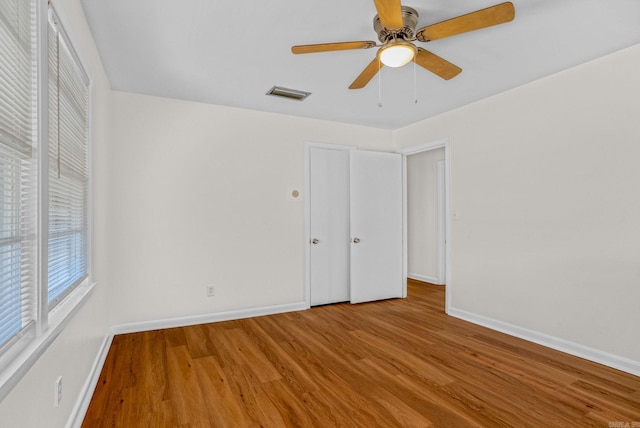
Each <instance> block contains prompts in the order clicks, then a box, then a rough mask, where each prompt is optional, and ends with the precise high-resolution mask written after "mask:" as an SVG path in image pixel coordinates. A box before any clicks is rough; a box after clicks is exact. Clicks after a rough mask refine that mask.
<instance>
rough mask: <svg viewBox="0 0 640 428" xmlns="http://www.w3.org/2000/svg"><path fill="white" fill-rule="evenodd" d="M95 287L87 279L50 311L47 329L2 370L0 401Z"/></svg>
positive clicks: (0, 373) (62, 328) (56, 335)
mask: <svg viewBox="0 0 640 428" xmlns="http://www.w3.org/2000/svg"><path fill="white" fill-rule="evenodd" d="M94 288H95V283H89V281H88V280H86V281H85V282H84V283H83V284H80V285H79V286H78V287H77V288H76V289H75V290H74V291H73V293H71V294H69V296H67V297H66V298H65V300H63V301H62V302H60V304H58V305H57V306H56V308H55V309H54V310H52V311H51V312H50V313H49V320H48V327H47V329H46V330H45V331H43V332H42V333H41V334H40V335H39V336H36V337H34V338H32V339H31V340H30V341H29V344H28V345H27V346H26V347H25V348H24V349H23V350H22V352H20V354H18V356H17V357H16V358H14V359H13V360H12V361H11V363H10V364H9V365H8V366H7V367H5V368H4V369H3V370H2V371H1V372H0V401H2V400H3V399H4V398H5V397H6V396H7V395H8V394H9V392H10V391H11V390H12V389H13V387H14V386H16V385H17V384H18V382H19V381H20V379H22V377H23V376H24V375H25V374H26V373H27V372H28V371H29V369H30V368H31V367H32V366H33V365H34V364H35V362H36V361H38V358H40V356H41V355H42V354H44V352H45V351H46V350H47V348H48V347H49V345H51V344H52V343H53V341H54V340H55V339H56V337H58V335H59V334H60V333H61V332H62V330H64V328H65V327H66V326H67V324H69V322H70V321H71V319H72V318H73V315H74V314H75V313H76V312H78V311H79V310H80V308H81V307H82V306H83V305H84V304H85V302H86V301H87V300H88V299H89V296H91V294H92V293H93V289H94Z"/></svg>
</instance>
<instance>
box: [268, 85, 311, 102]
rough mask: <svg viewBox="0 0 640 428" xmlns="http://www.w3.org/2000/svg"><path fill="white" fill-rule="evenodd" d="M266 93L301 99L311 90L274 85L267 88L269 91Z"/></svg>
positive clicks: (309, 93)
mask: <svg viewBox="0 0 640 428" xmlns="http://www.w3.org/2000/svg"><path fill="white" fill-rule="evenodd" d="M267 95H274V96H277V97H284V98H289V99H291V100H298V101H303V100H304V99H305V98H307V97H308V96H309V95H311V92H305V91H298V90H297V89H289V88H283V87H282V86H274V87H273V88H271V89H269V92H267Z"/></svg>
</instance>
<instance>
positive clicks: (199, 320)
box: [67, 302, 309, 428]
mask: <svg viewBox="0 0 640 428" xmlns="http://www.w3.org/2000/svg"><path fill="white" fill-rule="evenodd" d="M306 309H309V306H308V305H307V304H306V303H305V302H298V303H288V304H284V305H274V306H265V307H261V308H250V309H239V310H234V311H226V312H217V313H212V314H203V315H192V316H186V317H178V318H168V319H163V320H156V321H143V322H136V323H127V324H118V325H114V326H112V327H111V328H110V329H109V332H108V333H107V335H106V337H105V338H104V340H103V341H102V345H101V347H100V350H99V351H98V355H97V356H96V359H95V361H94V363H93V366H92V367H91V371H90V373H89V376H88V377H87V380H86V381H85V383H84V385H83V386H82V390H81V391H80V394H79V396H78V400H77V402H76V405H75V406H74V408H73V411H72V412H71V415H69V421H68V422H67V428H78V427H80V426H81V425H82V421H83V420H84V417H85V415H86V413H87V409H88V408H89V403H91V398H92V396H93V392H94V390H95V388H96V385H97V384H98V379H99V378H100V373H101V372H102V366H103V365H104V362H105V360H106V358H107V354H108V352H109V348H110V347H111V342H113V337H114V336H115V335H116V334H126V333H138V332H142V331H149V330H158V329H164V328H173V327H185V326H188V325H195V324H206V323H211V322H219V321H231V320H239V319H242V318H253V317H259V316H264V315H274V314H281V313H284V312H294V311H302V310H306Z"/></svg>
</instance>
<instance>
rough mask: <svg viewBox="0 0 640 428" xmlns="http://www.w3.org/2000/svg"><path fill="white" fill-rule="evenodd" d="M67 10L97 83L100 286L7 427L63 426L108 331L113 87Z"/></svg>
mask: <svg viewBox="0 0 640 428" xmlns="http://www.w3.org/2000/svg"><path fill="white" fill-rule="evenodd" d="M54 4H55V5H56V6H57V7H58V8H57V10H58V11H59V12H61V17H62V18H63V21H64V23H65V24H66V30H67V32H68V33H70V36H71V38H72V40H73V41H74V43H75V47H76V49H77V50H78V53H79V54H80V56H81V57H82V59H83V61H84V62H85V65H86V67H87V68H88V71H89V74H90V76H91V77H92V79H93V87H92V114H93V141H92V144H93V146H92V150H93V153H92V155H93V161H92V168H93V194H94V201H93V218H92V220H93V225H94V241H93V242H92V250H93V259H92V268H93V277H94V279H95V280H96V281H97V286H96V288H95V290H94V293H93V294H92V296H91V297H90V299H89V301H88V302H87V303H86V304H85V305H84V307H82V308H81V310H80V312H79V313H77V314H76V316H75V317H74V318H73V320H72V321H71V323H70V324H69V325H68V326H67V328H66V329H65V330H64V331H63V332H62V333H61V334H60V336H58V337H57V338H56V339H55V341H54V342H53V343H52V344H51V346H50V347H49V348H48V349H47V351H46V353H45V354H44V355H43V356H42V357H40V359H39V360H38V361H37V362H36V363H35V365H34V366H33V367H32V368H31V370H30V371H29V372H28V373H27V374H26V375H25V376H24V377H23V378H22V380H21V381H20V382H19V383H18V385H16V386H15V387H14V389H13V390H12V391H11V392H10V393H9V395H8V396H7V397H6V398H5V399H4V400H2V402H0V426H2V427H21V428H26V427H34V428H41V427H59V426H63V425H64V424H65V423H66V422H67V419H68V417H69V415H70V413H71V410H72V408H73V406H74V405H75V404H76V400H77V398H78V394H79V393H80V390H81V387H82V385H83V384H84V382H85V380H86V379H87V376H88V375H89V371H90V369H91V366H92V364H93V362H94V360H95V358H96V355H97V353H98V350H99V348H100V345H101V344H102V341H103V339H104V338H105V335H106V333H107V331H108V328H109V324H108V316H107V305H106V303H107V287H108V286H107V283H108V277H107V274H108V264H107V250H106V240H107V232H106V229H105V227H106V224H107V222H106V206H107V200H106V194H107V191H106V188H107V182H108V177H107V175H108V173H109V171H108V160H107V159H108V157H109V155H108V152H107V143H108V141H109V110H110V102H109V98H110V89H109V84H108V82H107V79H106V76H105V74H104V71H103V68H102V64H101V62H100V59H99V57H98V55H97V51H96V49H95V46H94V44H93V39H92V37H91V33H90V32H89V29H88V27H87V25H86V22H85V19H84V14H83V12H82V9H81V7H80V2H79V0H63V1H54ZM60 375H61V376H62V377H63V397H62V401H61V403H60V406H59V407H54V385H55V381H56V379H57V377H58V376H60Z"/></svg>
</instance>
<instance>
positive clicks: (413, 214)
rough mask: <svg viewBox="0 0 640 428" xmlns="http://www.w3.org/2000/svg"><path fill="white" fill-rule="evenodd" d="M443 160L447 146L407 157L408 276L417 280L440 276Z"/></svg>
mask: <svg viewBox="0 0 640 428" xmlns="http://www.w3.org/2000/svg"><path fill="white" fill-rule="evenodd" d="M440 160H444V148H439V149H435V150H429V151H427V152H420V153H416V154H413V155H410V156H408V157H407V211H408V212H407V222H408V224H407V259H408V260H407V263H408V272H409V275H412V276H415V277H416V279H424V280H428V278H432V281H437V279H438V161H440ZM421 277H422V278H421Z"/></svg>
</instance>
